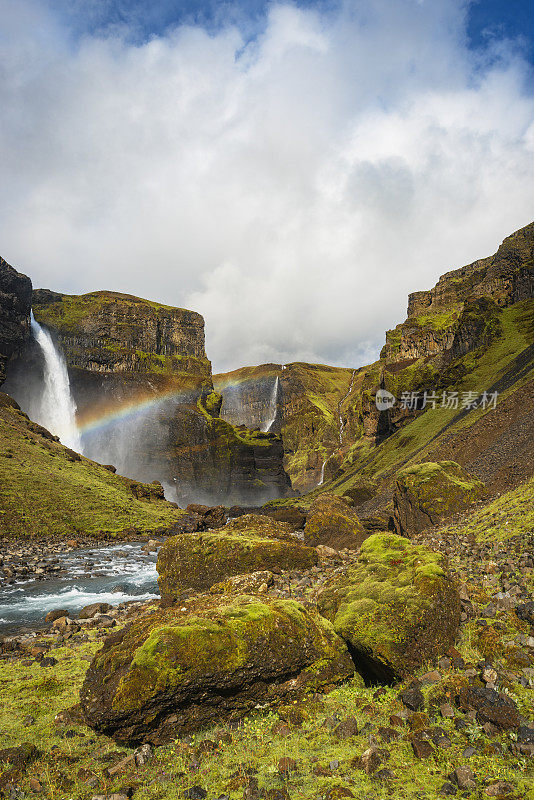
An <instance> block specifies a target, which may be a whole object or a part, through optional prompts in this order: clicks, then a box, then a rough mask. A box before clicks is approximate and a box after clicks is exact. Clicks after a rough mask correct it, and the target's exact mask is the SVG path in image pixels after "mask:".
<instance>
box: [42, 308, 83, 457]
mask: <svg viewBox="0 0 534 800" xmlns="http://www.w3.org/2000/svg"><path fill="white" fill-rule="evenodd" d="M31 327H32V333H33V335H34V337H35V341H36V342H37V344H38V345H39V347H40V348H41V351H42V353H43V358H44V386H43V391H42V394H41V397H40V401H39V406H38V409H37V412H36V414H35V421H36V422H38V423H39V424H40V425H42V426H43V427H45V428H47V430H49V431H50V433H53V434H54V436H59V440H60V442H61V444H64V445H65V446H66V447H70V448H71V449H72V450H76V452H78V453H81V451H82V443H81V437H80V432H79V430H78V426H77V425H76V403H75V402H74V399H73V397H72V394H71V391H70V382H69V374H68V372H67V365H66V363H65V359H64V358H63V356H62V355H61V353H59V352H58V351H57V350H56V348H55V345H54V342H53V341H52V337H51V336H50V334H49V333H48V332H47V331H45V330H44V329H43V328H41V326H40V325H39V323H38V322H36V320H35V319H34V316H33V313H32V315H31Z"/></svg>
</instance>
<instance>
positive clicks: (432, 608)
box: [319, 534, 459, 675]
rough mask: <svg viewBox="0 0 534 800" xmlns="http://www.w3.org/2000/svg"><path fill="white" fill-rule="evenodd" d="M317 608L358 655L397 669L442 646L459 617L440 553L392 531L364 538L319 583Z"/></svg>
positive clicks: (404, 668)
mask: <svg viewBox="0 0 534 800" xmlns="http://www.w3.org/2000/svg"><path fill="white" fill-rule="evenodd" d="M319 608H320V609H321V612H322V613H324V614H325V616H326V617H327V618H328V619H330V620H332V622H333V624H334V628H335V630H336V631H337V633H339V634H340V636H342V637H343V638H344V639H346V640H347V641H348V642H350V644H351V645H352V646H353V647H354V648H355V649H356V651H357V652H358V653H360V655H361V656H362V657H365V658H371V660H372V661H374V662H375V663H376V664H378V665H381V666H382V667H383V668H385V669H389V670H391V671H392V672H393V673H395V674H397V675H403V674H406V673H407V672H409V671H410V670H413V669H414V668H416V667H418V666H420V665H421V664H422V663H424V661H426V660H427V659H429V658H430V657H432V656H433V655H439V654H440V653H441V652H442V651H444V650H445V649H446V647H447V646H448V645H450V644H451V642H452V641H453V639H454V635H455V632H456V628H457V626H458V621H459V600H458V596H457V593H456V591H455V589H454V587H453V585H452V583H451V581H450V579H449V578H448V576H447V574H446V572H445V569H444V560H443V557H442V556H441V554H439V553H433V552H431V551H430V550H428V549H427V548H425V547H423V546H421V545H414V544H412V542H410V541H409V540H408V539H405V538H403V537H400V536H395V535H394V534H374V535H373V536H370V537H369V538H368V539H366V540H365V541H364V543H363V544H362V546H361V549H360V554H359V556H358V560H357V562H356V565H355V566H354V567H353V568H351V569H349V570H348V572H347V573H346V575H343V576H341V577H340V578H338V579H334V581H332V582H331V584H330V585H328V586H327V587H326V588H325V589H323V591H322V592H321V595H320V597H319Z"/></svg>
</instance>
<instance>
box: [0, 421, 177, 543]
mask: <svg viewBox="0 0 534 800" xmlns="http://www.w3.org/2000/svg"><path fill="white" fill-rule="evenodd" d="M30 426H31V423H29V421H28V419H27V418H26V417H25V415H24V414H22V412H20V411H17V410H16V409H14V408H9V407H5V406H4V407H1V408H0V532H1V533H2V535H5V536H13V537H16V536H56V535H59V536H65V537H69V536H71V537H72V536H76V535H78V534H81V535H89V536H101V537H102V536H106V535H116V534H119V533H120V532H121V531H124V530H127V529H131V528H136V529H137V530H139V531H141V532H143V531H147V532H148V531H154V530H158V529H161V528H168V527H170V526H172V525H174V524H176V523H177V522H178V521H179V519H180V516H181V513H182V512H180V511H178V510H177V509H174V508H172V507H171V506H170V505H169V504H168V503H166V502H165V501H164V500H157V499H154V496H153V494H154V493H153V492H150V491H148V490H147V492H146V499H145V500H140V499H138V498H137V497H136V496H134V494H133V490H134V489H135V487H133V489H132V488H131V482H128V481H125V480H123V479H122V478H120V476H118V475H114V474H112V473H111V472H109V471H108V470H106V469H104V468H103V467H102V466H100V465H99V464H96V463H95V462H93V461H90V460H89V459H86V458H83V457H82V458H80V460H78V461H76V460H73V459H72V457H71V456H70V454H69V451H68V450H67V449H66V448H64V447H63V446H62V445H60V444H59V443H56V442H52V441H49V440H48V439H46V438H44V437H43V436H41V435H40V434H39V433H37V432H34V430H33V429H32V428H31V427H30ZM9 451H11V457H10V458H6V457H5V455H4V454H5V453H9Z"/></svg>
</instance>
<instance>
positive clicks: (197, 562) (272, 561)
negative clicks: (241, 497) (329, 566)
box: [157, 517, 318, 599]
mask: <svg viewBox="0 0 534 800" xmlns="http://www.w3.org/2000/svg"><path fill="white" fill-rule="evenodd" d="M265 519H266V520H267V523H266V524H265V526H258V527H256V528H251V527H243V528H241V529H240V528H239V527H237V526H236V527H231V526H227V527H226V528H224V529H222V530H219V531H208V532H206V533H191V534H184V535H182V536H174V537H172V538H171V539H167V541H166V542H165V544H164V545H163V547H162V548H161V550H160V551H159V557H158V563H157V569H158V573H159V578H158V583H159V588H160V592H161V595H162V597H163V598H165V599H173V598H176V597H177V596H179V595H180V594H181V593H182V592H183V591H184V590H185V589H195V590H197V591H204V590H205V589H209V587H210V586H213V584H215V583H219V582H220V581H223V580H225V579H226V578H229V577H231V576H232V575H243V574H245V573H250V572H257V571H259V570H269V571H270V572H280V570H282V569H285V570H292V569H309V568H310V567H313V566H314V565H315V564H317V560H318V556H317V552H316V551H315V550H314V549H313V548H311V547H305V546H304V545H303V544H302V543H301V542H300V541H299V540H298V539H296V538H295V537H293V536H291V534H290V533H289V532H287V533H286V532H285V531H284V530H282V531H280V530H279V528H280V527H282V524H281V523H276V522H274V521H273V520H269V519H268V518H265ZM242 520H246V518H245V517H241V518H240V519H239V520H235V522H236V523H239V524H243V525H246V522H242ZM269 531H270V532H269ZM275 534H276V538H275Z"/></svg>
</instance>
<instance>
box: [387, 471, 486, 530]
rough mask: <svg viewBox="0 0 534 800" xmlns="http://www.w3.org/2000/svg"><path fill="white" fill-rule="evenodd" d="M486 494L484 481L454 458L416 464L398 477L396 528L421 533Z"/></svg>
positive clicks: (395, 503) (395, 513)
mask: <svg viewBox="0 0 534 800" xmlns="http://www.w3.org/2000/svg"><path fill="white" fill-rule="evenodd" d="M484 497H485V487H484V484H483V483H482V482H481V481H479V480H477V479H476V478H474V477H473V476H472V475H468V474H467V473H466V472H464V470H463V469H462V468H461V467H460V465H459V464H456V462H454V461H439V462H426V463H423V464H415V465H414V466H411V467H407V468H406V469H404V470H402V471H401V472H400V473H399V475H398V478H397V484H396V488H395V495H394V498H393V502H394V512H393V521H394V524H395V530H396V532H397V533H399V534H401V535H405V536H410V535H411V534H414V533H419V532H420V531H422V530H425V528H428V527H430V526H431V525H436V524H437V523H439V522H442V521H443V520H444V519H446V518H447V517H450V516H451V515H452V514H455V513H457V512H458V511H461V510H463V509H465V508H469V506H471V505H472V504H473V503H475V502H476V501H477V500H481V499H483V498H484Z"/></svg>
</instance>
